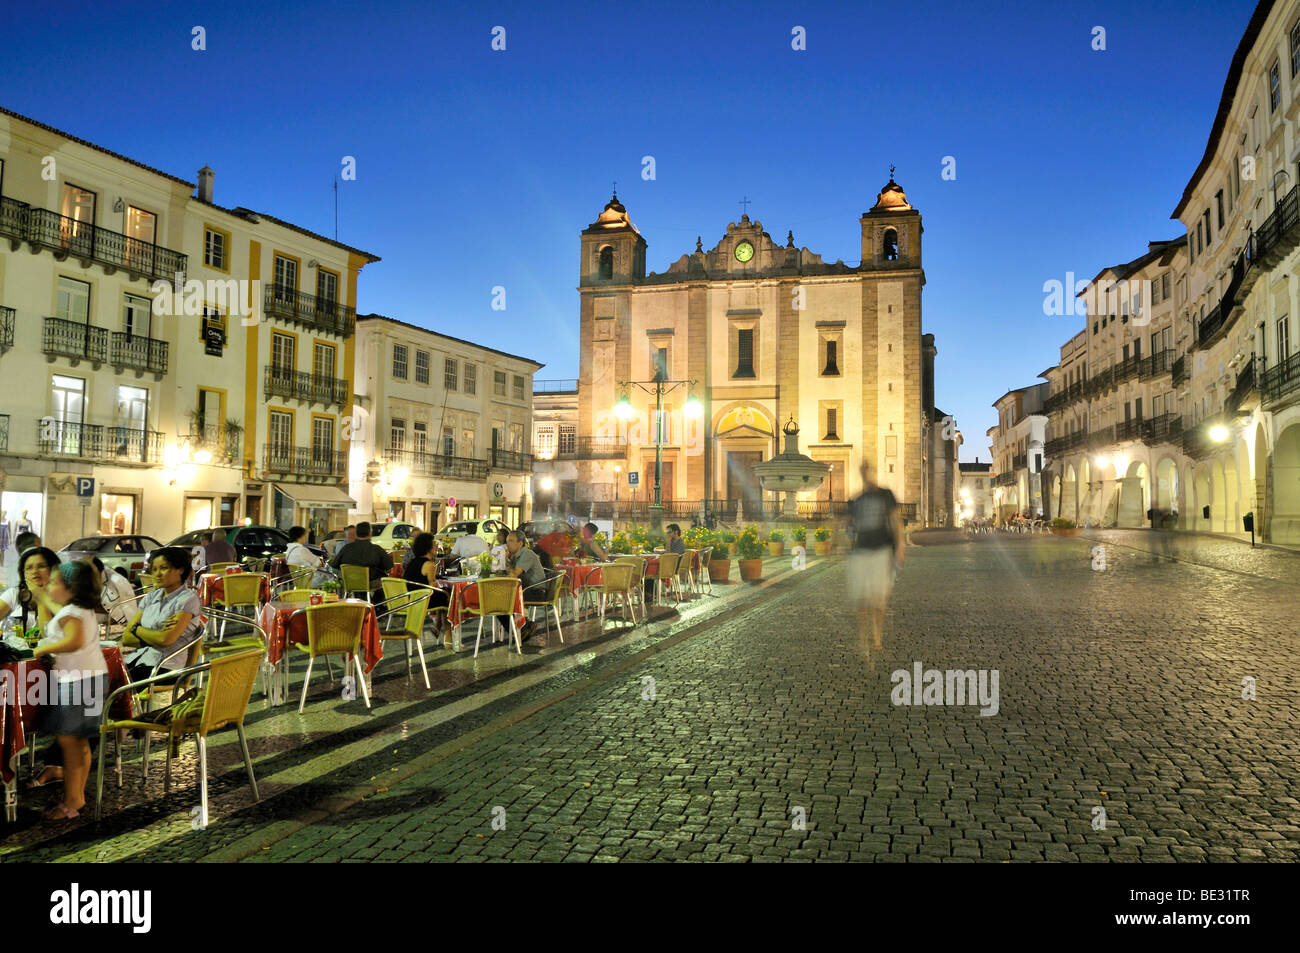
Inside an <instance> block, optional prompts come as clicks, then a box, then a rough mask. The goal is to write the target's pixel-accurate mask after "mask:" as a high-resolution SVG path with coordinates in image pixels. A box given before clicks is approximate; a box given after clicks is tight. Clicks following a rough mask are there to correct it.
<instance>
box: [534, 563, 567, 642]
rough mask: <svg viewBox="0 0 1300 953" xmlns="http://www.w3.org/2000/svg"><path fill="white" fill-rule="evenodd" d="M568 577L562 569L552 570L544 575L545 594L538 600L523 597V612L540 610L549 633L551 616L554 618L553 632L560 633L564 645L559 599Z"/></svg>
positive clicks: (562, 594) (561, 596)
mask: <svg viewBox="0 0 1300 953" xmlns="http://www.w3.org/2000/svg"><path fill="white" fill-rule="evenodd" d="M568 581H569V577H568V575H567V574H566V573H565V572H564V570H563V569H552V570H550V571H548V572H547V574H546V592H545V595H544V596H543V597H542V598H540V599H529V598H528V597H527V594H526V593H525V596H524V611H525V612H527V611H528V610H529V609H536V608H540V609H542V616H543V617H544V618H545V619H546V631H547V633H548V634H549V633H550V631H551V616H555V630H556V631H557V632H559V633H560V644H561V645H563V644H564V627H563V626H561V625H560V599H561V598H563V596H564V590H565V587H566V586H567V585H568Z"/></svg>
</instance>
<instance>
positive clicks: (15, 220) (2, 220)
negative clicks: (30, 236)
mask: <svg viewBox="0 0 1300 953" xmlns="http://www.w3.org/2000/svg"><path fill="white" fill-rule="evenodd" d="M31 210H32V207H31V206H30V205H28V204H27V203H26V202H19V201H17V200H16V199H11V198H6V197H0V235H4V236H5V237H7V238H8V239H9V240H10V241H11V242H13V247H14V250H15V251H16V250H17V248H18V244H19V243H20V242H22V241H23V240H24V239H25V238H26V237H27V216H28V213H29V212H31Z"/></svg>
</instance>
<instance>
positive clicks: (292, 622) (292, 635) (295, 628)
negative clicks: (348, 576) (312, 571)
mask: <svg viewBox="0 0 1300 953" xmlns="http://www.w3.org/2000/svg"><path fill="white" fill-rule="evenodd" d="M338 603H343V604H346V605H360V606H365V607H366V614H365V618H364V619H363V620H362V622H361V655H362V659H363V661H364V666H363V667H364V669H365V672H366V674H367V675H369V674H370V673H371V672H372V671H373V670H374V667H375V666H376V665H378V664H379V660H380V659H381V658H383V657H384V647H383V643H382V642H381V641H380V639H379V617H378V615H377V614H376V613H375V607H374V606H372V605H371V604H370V603H368V602H366V601H365V600H364V599H340V600H338ZM338 603H322V604H324V605H331V604H334V605H337V604H338ZM307 606H308V603H303V602H285V601H283V600H281V599H272V600H271V601H270V602H268V603H267V604H266V605H264V606H263V607H262V617H261V620H260V623H261V626H262V629H263V631H265V632H266V660H267V662H269V663H270V664H271V665H272V666H278V665H279V663H280V661H281V660H283V661H284V666H283V671H282V672H281V675H280V677H282V678H283V679H284V685H283V688H284V691H283V692H280V693H276V694H278V695H279V697H280V698H282V699H283V698H287V697H288V694H289V692H288V688H289V647H290V646H291V645H306V644H307V613H306V612H304V611H302V610H303V609H305V608H307Z"/></svg>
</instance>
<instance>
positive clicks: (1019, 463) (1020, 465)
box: [1011, 453, 1029, 470]
mask: <svg viewBox="0 0 1300 953" xmlns="http://www.w3.org/2000/svg"><path fill="white" fill-rule="evenodd" d="M1027 466H1029V454H1027V453H1016V454H1012V456H1011V469H1013V470H1023V469H1025V467H1027Z"/></svg>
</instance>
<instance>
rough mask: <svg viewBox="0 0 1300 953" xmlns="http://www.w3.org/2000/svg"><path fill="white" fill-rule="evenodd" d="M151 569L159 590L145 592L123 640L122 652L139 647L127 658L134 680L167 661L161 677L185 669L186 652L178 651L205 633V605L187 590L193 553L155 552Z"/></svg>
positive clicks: (172, 548)
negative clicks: (191, 554) (202, 614)
mask: <svg viewBox="0 0 1300 953" xmlns="http://www.w3.org/2000/svg"><path fill="white" fill-rule="evenodd" d="M149 569H150V571H151V572H152V574H153V577H154V582H155V583H156V584H157V588H155V589H150V590H149V591H148V592H147V593H145V595H144V597H143V598H142V599H141V600H140V608H139V610H138V611H137V612H136V613H135V615H134V616H133V617H132V619H131V621H130V623H128V624H127V627H126V634H125V635H124V636H123V637H122V648H123V649H127V648H130V647H135V646H138V648H136V650H135V651H134V652H131V653H130V654H129V655H127V656H126V659H125V661H126V668H127V674H128V675H130V676H131V680H132V681H136V680H138V679H142V678H149V677H150V676H151V675H153V669H154V666H156V665H158V663H159V662H160V661H162V660H163V659H164V658H166V659H167V660H166V661H165V662H163V664H162V667H161V668H160V669H159V674H160V675H161V674H162V673H164V672H173V671H175V670H177V669H180V668H184V667H185V662H186V653H185V652H183V651H179V650H181V649H184V648H186V647H187V646H189V645H190V644H191V643H192V642H194V640H195V639H198V638H200V637H201V635H202V633H203V619H202V618H201V616H200V613H201V612H202V611H203V606H202V605H201V604H200V603H199V597H198V594H197V593H195V592H194V590H193V589H187V588H186V587H185V580H186V579H188V578H189V575H190V554H189V553H188V552H187V551H186V550H184V549H181V548H180V547H179V546H167V547H164V548H163V549H159V550H156V551H155V552H154V553H153V557H152V560H151V562H150V564H149ZM172 681H174V679H172Z"/></svg>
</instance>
